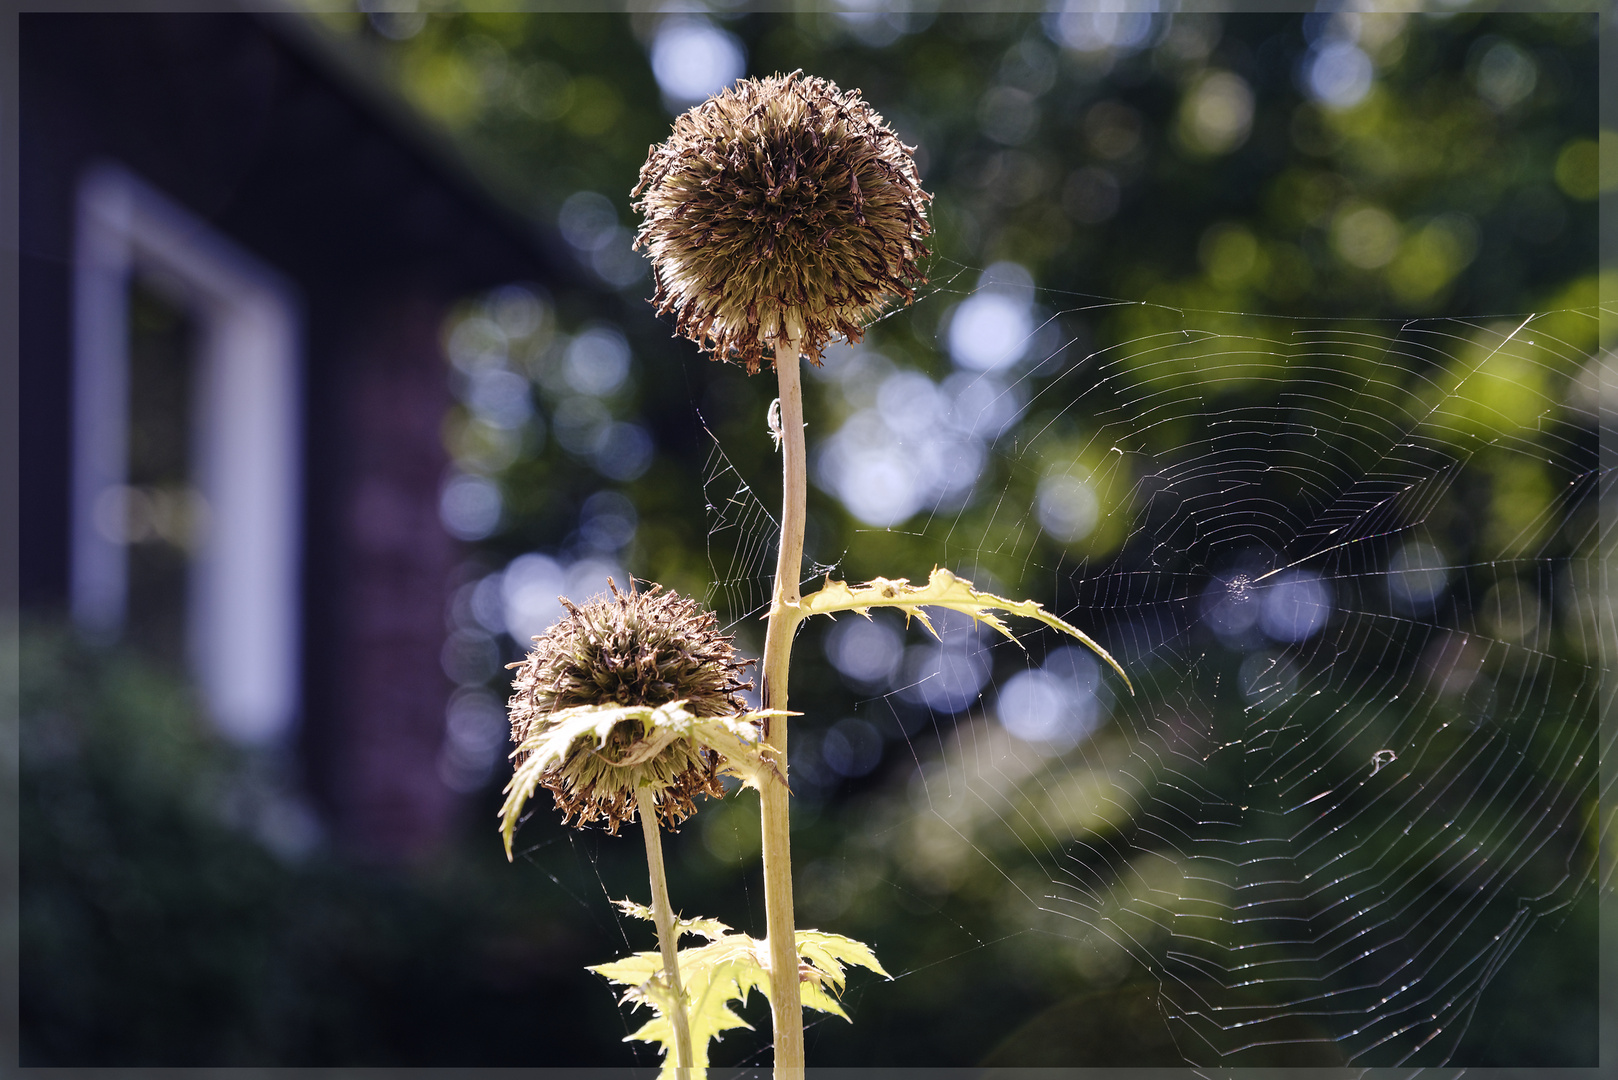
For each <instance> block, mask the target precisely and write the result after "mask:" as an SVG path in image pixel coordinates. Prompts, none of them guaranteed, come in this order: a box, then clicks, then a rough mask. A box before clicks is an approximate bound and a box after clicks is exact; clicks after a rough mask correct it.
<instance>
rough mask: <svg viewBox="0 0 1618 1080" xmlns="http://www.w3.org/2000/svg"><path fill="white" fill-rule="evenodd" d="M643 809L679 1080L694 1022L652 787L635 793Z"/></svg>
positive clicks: (685, 1079) (684, 1074)
mask: <svg viewBox="0 0 1618 1080" xmlns="http://www.w3.org/2000/svg"><path fill="white" fill-rule="evenodd" d="M635 801H636V804H637V808H638V809H639V811H640V825H641V831H642V832H643V833H644V834H645V836H646V869H647V872H648V875H649V876H650V877H651V880H652V919H653V920H654V921H655V923H656V924H657V946H658V949H659V951H661V952H662V954H663V978H664V979H665V980H666V981H667V982H668V986H669V995H670V998H671V999H672V1001H673V1004H672V1005H671V1006H670V1009H669V1017H670V1021H671V1022H672V1024H673V1025H674V1063H675V1065H676V1066H677V1067H678V1068H679V1072H678V1073H677V1074H676V1075H677V1076H678V1077H679V1078H680V1080H690V1078H691V1071H690V1070H691V1025H690V1023H689V1021H688V1020H687V1017H686V1007H685V989H684V988H683V987H682V986H681V985H680V963H679V959H678V950H677V949H676V945H677V938H678V935H677V934H676V933H675V931H674V909H673V908H672V906H671V905H670V904H669V884H668V878H667V876H666V875H665V874H664V872H663V841H662V837H661V836H660V835H659V831H658V824H657V803H656V799H655V797H654V796H653V794H652V789H651V788H649V787H643V788H640V789H638V790H637V791H636V792H635Z"/></svg>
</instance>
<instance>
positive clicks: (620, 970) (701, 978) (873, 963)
mask: <svg viewBox="0 0 1618 1080" xmlns="http://www.w3.org/2000/svg"><path fill="white" fill-rule="evenodd" d="M619 907H620V909H621V910H623V911H624V912H625V914H629V915H634V916H636V917H637V918H645V919H649V918H650V916H651V911H650V910H649V909H647V908H645V907H643V906H642V905H639V904H631V903H629V902H627V901H625V902H623V903H621V904H620V905H619ZM681 926H682V927H683V928H684V930H683V932H689V933H699V934H702V935H704V936H710V932H711V931H717V932H718V933H717V936H714V937H713V940H711V941H710V942H708V944H706V945H697V946H693V947H691V948H688V949H681V950H680V952H679V965H680V983H681V985H682V986H683V987H684V988H685V997H686V1017H687V1020H688V1022H689V1024H690V1026H691V1057H692V1064H693V1066H694V1067H695V1068H698V1069H706V1068H707V1067H708V1044H709V1042H710V1041H711V1040H712V1039H715V1038H717V1037H718V1036H720V1035H721V1034H723V1033H724V1032H726V1031H729V1030H731V1029H732V1028H738V1027H751V1025H750V1024H748V1023H747V1022H746V1021H745V1020H743V1019H742V1018H741V1017H739V1016H737V1015H736V1013H735V1011H734V1010H733V1009H732V1008H731V1005H732V1004H742V1003H745V1002H746V1000H747V997H748V995H749V994H750V993H752V991H753V990H755V989H757V990H759V991H761V992H763V994H764V996H765V997H766V998H769V997H770V990H771V988H770V946H769V942H768V941H760V940H758V939H756V938H751V937H748V936H747V935H746V934H738V933H736V932H734V931H732V930H731V928H730V927H728V926H726V925H725V924H724V923H721V922H719V921H718V920H716V919H688V920H681ZM699 927H700V929H699ZM797 942H798V955H799V956H800V957H801V958H802V963H801V964H800V966H799V968H798V978H799V987H800V991H801V993H802V998H803V1004H804V1005H806V1006H807V1007H809V1008H811V1009H817V1010H819V1011H821V1012H826V1013H831V1014H833V1015H835V1016H840V1017H842V1018H843V1019H844V1020H847V1019H848V1014H847V1013H845V1012H844V1011H843V1008H842V1006H841V1005H840V1004H839V1003H838V1000H837V995H839V994H841V993H842V991H843V986H844V972H845V971H846V969H847V966H848V965H850V964H853V965H857V966H859V967H865V968H869V969H870V970H872V971H874V972H876V973H877V974H879V975H882V976H883V977H891V976H888V973H887V972H886V971H884V970H883V969H882V965H881V964H879V963H878V962H877V959H876V955H875V954H874V953H872V952H871V949H870V947H869V946H867V945H864V944H862V943H861V942H858V941H854V940H853V939H851V938H846V937H843V936H842V935H840V934H828V933H825V932H823V931H820V930H799V931H798V933H797ZM590 970H591V971H594V972H596V973H597V974H599V975H602V976H604V977H606V978H607V979H609V980H611V981H612V982H615V983H619V984H620V985H623V986H626V987H628V989H627V990H625V991H624V996H623V1001H624V1002H625V1003H626V1004H630V1005H647V1006H650V1007H651V1008H652V1010H653V1011H654V1012H655V1013H656V1015H655V1016H654V1017H653V1018H652V1019H651V1020H649V1021H647V1022H646V1023H645V1024H644V1025H642V1026H641V1027H640V1028H639V1029H638V1030H636V1031H635V1032H634V1034H632V1035H629V1036H628V1037H627V1038H626V1039H625V1041H626V1042H627V1041H630V1040H634V1041H637V1042H650V1043H657V1044H659V1045H660V1046H662V1047H663V1073H662V1077H663V1078H664V1080H673V1078H674V1076H675V1068H674V1065H673V1064H672V1060H673V1053H672V1051H673V1047H674V1028H673V1025H672V1024H670V1023H669V1021H668V1019H667V1015H668V1012H669V1005H670V1004H671V999H670V993H669V988H668V986H667V984H666V983H665V982H664V980H663V976H662V971H663V959H662V956H661V954H659V953H656V952H640V953H636V954H634V955H633V956H628V957H625V958H624V959H622V960H615V961H613V962H612V963H609V964H597V965H596V966H594V967H592V968H590Z"/></svg>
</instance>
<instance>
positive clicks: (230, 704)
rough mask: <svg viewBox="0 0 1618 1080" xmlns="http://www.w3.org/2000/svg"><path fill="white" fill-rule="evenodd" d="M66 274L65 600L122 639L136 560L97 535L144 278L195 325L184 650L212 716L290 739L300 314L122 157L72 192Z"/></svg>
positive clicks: (92, 631) (231, 727)
mask: <svg viewBox="0 0 1618 1080" xmlns="http://www.w3.org/2000/svg"><path fill="white" fill-rule="evenodd" d="M76 224H77V229H76V235H75V243H74V273H73V371H74V391H73V480H72V483H73V493H72V553H71V564H72V565H71V600H72V612H73V618H74V621H75V623H76V624H77V625H78V626H79V628H80V629H81V630H82V631H83V632H84V633H86V634H87V635H88V636H90V637H92V638H96V639H100V640H112V639H115V638H117V637H118V636H119V635H120V634H121V632H122V630H123V627H124V622H125V611H126V607H127V602H128V578H129V555H128V547H127V544H126V543H125V542H124V541H123V540H122V539H121V538H120V537H119V536H117V535H115V534H111V535H109V532H108V531H107V530H105V529H104V528H98V526H97V523H96V520H95V515H96V506H97V502H98V500H102V501H103V503H104V501H105V500H104V495H105V493H107V492H108V491H109V489H114V488H118V487H120V486H122V485H126V484H127V483H128V477H129V473H128V468H129V461H128V454H129V450H128V447H129V408H130V405H129V402H130V396H129V362H130V359H129V342H130V326H129V290H130V285H131V282H132V280H133V279H134V278H135V277H136V276H139V277H140V278H141V280H142V281H143V282H149V283H150V284H151V285H152V286H153V287H154V288H155V289H157V290H158V291H159V292H160V293H161V294H162V295H164V297H165V299H167V300H169V301H171V302H173V303H176V304H177V305H178V306H180V307H181V308H182V309H183V310H184V311H186V312H187V314H188V315H190V316H191V318H192V319H193V320H194V323H195V325H196V328H197V335H196V350H197V353H196V367H195V369H194V370H195V373H196V374H195V379H196V382H195V383H194V386H195V391H194V394H193V402H192V409H193V416H192V420H191V423H192V430H191V433H190V438H191V447H192V452H191V460H192V463H193V466H192V467H193V476H192V478H191V482H192V483H193V484H194V485H195V487H196V488H197V490H198V491H199V492H200V493H201V495H202V497H203V499H204V500H206V504H207V506H208V511H209V512H208V519H209V523H208V526H207V530H206V532H205V534H204V536H203V539H202V541H201V543H200V544H199V546H198V548H197V550H196V551H195V552H194V553H193V558H192V563H191V571H190V581H189V600H188V610H187V613H186V623H187V641H186V649H187V655H188V662H189V666H190V668H191V671H192V675H193V677H194V678H195V679H196V681H197V683H198V685H199V687H200V689H201V690H202V694H203V698H204V701H205V703H206V705H207V708H208V711H209V713H210V715H211V716H212V719H213V721H214V723H215V724H216V725H217V726H218V727H219V729H220V730H221V731H222V732H223V733H224V734H226V735H227V736H229V737H230V738H232V739H234V740H235V741H238V742H241V743H244V744H249V745H265V744H269V743H273V742H277V741H280V740H283V739H284V738H285V737H286V736H287V735H288V734H289V733H290V731H291V730H292V729H293V727H294V725H295V723H296V720H297V716H298V711H299V702H300V698H301V693H300V689H299V678H300V656H299V652H300V649H301V628H302V610H301V609H302V603H301V596H300V590H301V569H302V568H301V558H300V549H301V542H300V538H301V533H302V514H301V500H300V488H301V484H300V479H299V478H300V470H301V467H302V451H301V447H302V434H303V433H302V423H301V413H302V408H301V404H300V396H301V389H302V386H301V382H302V380H301V368H302V363H301V338H302V314H301V309H300V305H299V304H298V302H297V297H296V293H295V291H294V289H293V288H292V287H291V286H290V285H289V284H288V283H287V282H285V281H284V280H283V279H282V278H281V277H280V276H279V275H278V274H277V273H275V272H274V271H273V270H271V269H270V268H269V267H268V266H266V265H265V264H264V263H263V262H261V261H260V260H259V259H257V258H255V257H254V256H253V255H251V254H249V253H248V252H246V251H244V250H243V249H242V248H240V247H239V246H238V245H236V244H235V243H233V242H232V241H231V240H229V239H228V238H226V237H225V236H223V235H222V234H220V233H219V232H218V231H217V230H215V229H213V228H212V227H211V226H209V225H208V224H207V223H206V222H204V221H202V220H201V219H200V218H198V217H197V216H195V215H194V214H192V213H190V212H189V211H187V210H185V209H183V208H182V207H180V206H179V205H177V204H176V203H174V202H173V201H171V200H170V199H168V198H167V197H165V196H164V195H163V194H161V193H160V192H159V191H157V190H156V189H155V188H153V187H152V186H151V185H149V184H147V183H145V182H144V181H142V180H141V179H140V178H138V177H136V176H135V175H134V174H132V173H131V172H129V171H128V170H127V169H124V168H122V167H120V166H118V165H114V164H110V163H102V164H98V165H96V166H93V167H92V168H90V169H89V170H87V171H86V173H85V174H84V176H83V177H82V179H81V181H80V184H79V189H78V205H77V222H76Z"/></svg>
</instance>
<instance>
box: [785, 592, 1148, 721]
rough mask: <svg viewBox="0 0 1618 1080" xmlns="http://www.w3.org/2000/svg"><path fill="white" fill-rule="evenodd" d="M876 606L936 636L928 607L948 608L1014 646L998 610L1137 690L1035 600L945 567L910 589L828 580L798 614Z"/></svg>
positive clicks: (864, 610) (1107, 656)
mask: <svg viewBox="0 0 1618 1080" xmlns="http://www.w3.org/2000/svg"><path fill="white" fill-rule="evenodd" d="M874 607H894V608H898V609H899V610H900V611H903V612H904V613H905V618H906V619H909V618H910V617H912V616H914V617H915V618H916V619H918V620H920V622H921V624H922V625H923V626H925V627H926V628H927V629H928V630H929V631H930V632H931V633H932V635H933V636H934V637H937V636H938V631H937V630H935V629H933V624H932V621H931V620H930V619H928V618H927V613H926V612H925V611H923V610H922V609H923V608H927V607H941V608H948V609H949V610H951V611H959V612H961V613H963V614H966V615H970V616H972V619H973V621H974V622H981V623H986V624H988V625H989V626H992V627H994V628H995V629H996V630H998V631H1000V633H1002V634H1004V635H1005V636H1006V637H1008V638H1010V639H1011V640H1012V641H1016V640H1017V637H1016V635H1015V634H1013V633H1012V632H1011V629H1010V628H1009V627H1008V626H1006V624H1005V623H1004V622H1002V621H1001V620H1000V617H999V616H997V615H995V614H994V611H995V610H999V611H1005V612H1008V613H1010V614H1012V615H1022V616H1024V617H1026V618H1029V619H1038V620H1039V621H1040V622H1042V623H1044V624H1045V625H1046V626H1049V627H1051V628H1052V629H1055V630H1060V631H1061V632H1062V633H1064V634H1067V635H1068V636H1069V637H1073V638H1076V639H1078V640H1079V641H1080V642H1082V643H1083V644H1084V645H1085V646H1086V647H1087V648H1089V649H1090V651H1092V652H1094V653H1095V654H1096V655H1097V656H1099V657H1101V659H1103V660H1105V661H1106V662H1107V664H1108V666H1110V667H1111V668H1112V670H1114V671H1116V672H1117V673H1118V677H1119V678H1121V679H1123V680H1124V685H1125V686H1127V687H1128V688H1129V692H1130V693H1131V694H1134V692H1135V685H1134V684H1133V683H1131V682H1130V681H1129V676H1128V675H1126V674H1125V673H1124V669H1123V668H1122V667H1121V666H1119V664H1118V661H1116V660H1114V659H1113V658H1112V654H1111V653H1109V652H1107V650H1106V649H1103V648H1102V647H1101V646H1100V645H1098V644H1096V642H1095V641H1094V640H1093V639H1092V638H1091V637H1090V636H1089V635H1088V634H1086V633H1085V632H1084V631H1082V630H1080V629H1079V628H1078V627H1076V626H1074V625H1072V624H1071V623H1068V622H1065V621H1064V620H1062V619H1059V618H1057V617H1056V616H1055V615H1052V614H1051V613H1050V612H1048V611H1046V610H1045V609H1044V608H1043V607H1041V606H1040V605H1039V604H1038V603H1036V602H1035V601H1033V600H1007V599H1006V598H1005V597H1002V596H994V595H992V594H990V593H985V592H979V591H978V590H977V589H975V588H973V587H972V583H971V582H970V581H967V580H966V579H965V578H958V577H956V576H955V575H954V574H952V573H950V572H949V571H948V570H945V569H944V568H943V567H934V568H933V572H932V574H930V575H929V576H928V578H927V584H926V585H921V586H917V585H912V584H910V580H909V579H908V578H892V579H889V578H882V577H879V578H872V579H871V580H870V581H868V582H866V583H865V584H864V585H855V586H850V585H849V584H848V583H847V582H845V581H833V580H832V579H831V578H827V579H826V585H825V587H824V588H822V589H821V590H820V591H819V592H816V593H811V594H810V595H808V596H805V597H804V598H803V599H801V600H800V601H798V610H799V611H800V612H801V613H802V614H801V616H800V617H805V616H809V615H829V614H831V613H832V612H834V611H856V612H858V613H860V614H861V615H864V616H866V617H867V618H869V617H870V614H871V609H872V608H874Z"/></svg>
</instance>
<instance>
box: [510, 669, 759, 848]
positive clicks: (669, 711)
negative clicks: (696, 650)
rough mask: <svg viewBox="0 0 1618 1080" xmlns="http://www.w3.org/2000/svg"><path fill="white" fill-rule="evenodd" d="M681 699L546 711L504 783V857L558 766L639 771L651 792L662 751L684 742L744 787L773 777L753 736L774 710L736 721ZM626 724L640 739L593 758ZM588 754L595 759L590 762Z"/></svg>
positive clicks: (515, 754) (518, 752) (515, 753)
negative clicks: (715, 759)
mask: <svg viewBox="0 0 1618 1080" xmlns="http://www.w3.org/2000/svg"><path fill="white" fill-rule="evenodd" d="M685 705H686V703H685V702H684V701H671V702H669V703H668V704H667V705H659V706H656V707H655V708H654V707H653V706H650V705H608V706H600V705H579V706H575V707H574V708H571V709H561V710H558V711H557V712H555V713H552V714H551V715H550V716H549V717H548V718H547V722H546V723H545V724H544V725H543V726H538V727H536V728H535V730H534V731H533V733H532V734H530V735H529V736H528V737H527V738H526V739H524V740H523V741H522V743H521V744H520V745H519V746H518V747H517V749H516V750H514V751H513V752H512V756H513V757H516V758H518V759H519V761H520V763H519V764H518V766H517V769H516V771H515V772H514V773H513V774H512V777H511V782H510V783H508V784H507V785H506V788H505V792H506V801H505V804H504V805H502V806H501V807H500V834H501V836H503V837H504V838H505V843H506V858H507V859H510V858H511V857H512V836H513V834H514V833H515V832H516V830H517V822H518V820H519V819H520V818H521V816H522V809H523V806H524V805H526V804H527V802H528V800H529V799H530V798H532V797H533V794H534V792H535V790H536V789H538V787H539V785H540V784H541V783H542V782H544V779H545V776H546V774H547V773H549V772H551V771H552V770H554V769H557V768H560V767H561V766H562V765H563V764H564V763H569V762H574V761H575V760H582V761H584V763H585V765H586V766H587V767H589V768H594V769H598V770H601V771H607V770H620V771H624V772H625V773H626V775H629V774H630V772H631V771H632V770H636V769H639V770H640V771H641V772H643V773H648V775H646V776H642V777H638V780H639V782H640V783H643V784H651V785H652V786H654V787H655V786H656V781H657V780H659V779H661V778H660V777H658V776H656V775H653V774H651V773H650V772H648V771H649V770H651V771H655V770H656V769H657V768H658V767H659V765H660V763H661V762H663V761H665V760H667V758H668V755H664V754H663V751H664V750H665V749H667V748H668V747H669V746H670V745H672V744H674V743H677V742H680V741H682V740H683V741H684V742H686V743H688V744H690V746H691V747H693V748H696V747H700V748H703V749H707V750H711V751H713V752H714V753H716V754H718V755H719V759H720V766H719V771H720V772H723V773H729V774H730V775H732V776H735V777H738V778H739V779H740V780H742V782H743V783H744V784H745V785H746V786H749V787H758V786H759V785H760V784H761V783H762V782H763V780H764V777H765V776H767V775H775V776H777V777H779V770H778V769H777V768H776V764H775V750H774V749H773V748H772V747H771V746H770V744H769V743H767V742H765V741H764V740H763V738H762V736H761V735H760V733H759V727H758V725H757V724H756V723H754V721H755V720H759V719H762V718H764V717H766V716H779V715H787V714H785V713H782V712H781V711H780V710H764V711H761V712H750V713H742V714H740V715H738V716H696V715H695V714H693V713H691V712H690V711H689V710H687V709H686V708H685ZM626 720H635V721H639V722H640V724H641V727H642V730H643V731H644V736H643V737H642V738H641V739H640V740H639V741H638V742H636V743H635V744H634V745H633V746H632V747H630V749H629V752H628V753H627V754H625V755H624V756H623V757H621V758H619V759H618V760H616V761H609V760H607V759H606V758H604V757H601V756H600V754H599V753H598V752H599V751H600V750H601V749H602V748H603V747H605V746H606V745H607V741H608V739H609V738H610V737H611V735H612V733H613V729H614V728H615V727H617V726H618V725H619V724H621V723H623V722H624V721H626ZM591 755H594V756H595V757H596V758H599V760H588V759H589V758H590V756H591Z"/></svg>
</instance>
